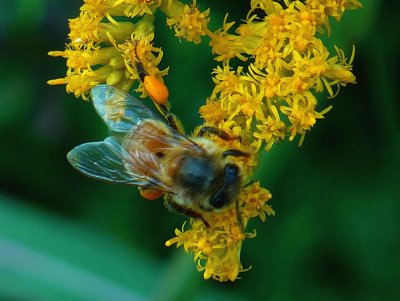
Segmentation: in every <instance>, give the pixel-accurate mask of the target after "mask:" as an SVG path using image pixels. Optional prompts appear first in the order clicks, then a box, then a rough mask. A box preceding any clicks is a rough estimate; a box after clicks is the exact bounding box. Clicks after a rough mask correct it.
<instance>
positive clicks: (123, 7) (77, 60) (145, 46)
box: [48, 0, 168, 99]
mask: <svg viewBox="0 0 400 301" xmlns="http://www.w3.org/2000/svg"><path fill="white" fill-rule="evenodd" d="M129 2H130V1H106V0H103V1H89V0H86V1H85V4H84V5H83V6H82V7H81V13H80V15H79V17H77V18H75V19H71V20H69V26H70V33H69V39H70V43H68V44H67V47H66V48H67V49H66V50H65V51H51V52H49V55H51V56H61V57H64V58H66V59H67V67H68V71H67V75H66V77H64V78H58V79H54V80H50V81H48V83H49V84H51V85H58V84H66V90H67V92H68V93H74V94H75V96H76V97H82V98H84V99H86V98H87V95H88V93H89V91H90V89H91V88H92V87H94V86H96V85H98V84H102V83H107V84H108V85H112V86H115V87H118V88H120V89H122V90H124V91H129V90H130V89H131V88H132V86H133V84H134V83H135V82H138V83H139V85H138V88H137V91H139V92H142V96H143V97H145V96H147V92H146V90H145V89H144V87H143V82H142V81H140V80H139V78H140V76H139V75H138V70H137V68H136V66H137V64H140V65H141V66H144V68H145V70H144V71H143V72H145V73H146V74H150V75H152V76H155V77H157V78H158V79H160V80H162V77H163V76H165V75H166V74H167V72H168V69H164V70H160V69H159V68H158V64H159V63H160V61H161V58H162V50H161V48H158V47H155V46H154V45H153V39H154V16H153V15H152V14H150V13H149V14H147V13H145V12H144V11H147V10H148V9H149V8H148V6H147V5H150V2H147V1H138V2H143V3H142V4H143V5H145V7H146V9H144V6H143V5H142V6H141V12H140V13H139V12H134V11H132V8H133V7H136V6H135V5H134V4H130V3H129ZM156 2H157V1H155V2H154V1H152V2H151V3H152V7H153V6H157V5H156ZM96 5H97V6H96ZM132 5H133V6H132ZM149 12H150V11H149ZM114 14H115V15H114ZM137 14H139V15H143V17H142V18H141V19H140V20H139V21H137V22H136V23H133V22H128V21H118V22H117V21H115V20H114V19H113V18H112V17H113V16H120V15H123V16H125V17H126V18H127V20H129V19H128V17H132V16H136V15H137Z"/></svg>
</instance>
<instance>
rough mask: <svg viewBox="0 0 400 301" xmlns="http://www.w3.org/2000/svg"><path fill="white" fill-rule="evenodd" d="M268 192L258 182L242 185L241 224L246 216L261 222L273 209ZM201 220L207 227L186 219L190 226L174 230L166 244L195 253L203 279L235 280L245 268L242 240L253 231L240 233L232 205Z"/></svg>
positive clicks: (251, 235) (244, 221) (253, 233)
mask: <svg viewBox="0 0 400 301" xmlns="http://www.w3.org/2000/svg"><path fill="white" fill-rule="evenodd" d="M270 198H271V194H270V193H269V191H268V190H266V189H264V188H262V187H260V184H259V183H258V182H254V183H252V184H251V185H249V186H247V187H245V188H244V189H243V191H242V192H241V194H240V197H239V211H240V215H241V219H242V223H243V226H244V227H245V226H246V225H247V223H248V221H249V219H250V218H253V217H259V218H260V219H261V220H262V221H265V218H266V216H267V215H274V214H275V212H274V211H273V209H272V208H271V207H270V206H269V205H268V204H267V202H268V201H269V199H270ZM204 219H205V220H206V221H207V222H208V223H209V225H210V226H209V227H207V226H206V225H205V224H204V223H203V222H202V221H201V220H193V219H191V220H190V228H189V229H187V230H185V225H184V226H183V227H182V230H178V229H176V230H175V234H176V237H174V238H172V239H170V240H168V241H167V242H166V245H167V246H171V245H173V244H176V245H177V247H179V246H183V248H184V249H185V251H186V252H192V253H193V254H195V261H196V263H197V269H198V270H199V271H204V274H203V276H204V278H205V279H208V278H211V277H212V278H214V279H215V280H218V281H227V280H231V281H233V280H235V279H236V278H237V277H238V274H239V273H240V272H243V271H246V270H247V269H248V268H244V267H243V265H242V264H241V262H240V250H241V247H242V242H243V241H244V240H245V239H246V238H253V237H254V236H255V232H251V233H244V232H243V231H242V229H241V226H240V225H238V221H237V213H236V209H235V208H229V209H228V210H225V211H223V212H219V213H207V214H205V215H204Z"/></svg>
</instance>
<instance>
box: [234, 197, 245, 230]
mask: <svg viewBox="0 0 400 301" xmlns="http://www.w3.org/2000/svg"><path fill="white" fill-rule="evenodd" d="M235 205H236V220H237V223H238V226H239V228H240V230H242V232H244V224H243V217H242V214H241V213H240V210H239V207H240V206H239V200H236V204H235Z"/></svg>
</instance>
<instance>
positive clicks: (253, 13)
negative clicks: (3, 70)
mask: <svg viewBox="0 0 400 301" xmlns="http://www.w3.org/2000/svg"><path fill="white" fill-rule="evenodd" d="M281 2H282V1H281ZM283 2H284V5H283V4H282V5H281V4H278V3H277V2H275V1H272V0H251V1H250V4H251V10H250V11H249V14H248V17H247V19H246V21H245V23H243V24H240V25H238V26H236V30H235V33H229V32H228V31H230V30H231V28H233V27H234V26H235V24H234V22H231V23H229V22H227V20H226V19H225V21H224V23H223V26H222V28H220V29H218V30H216V31H214V32H213V31H211V30H210V29H209V28H208V27H207V26H208V22H209V14H210V10H206V11H204V12H200V10H199V9H198V8H197V5H196V2H195V0H194V2H193V3H192V4H191V5H188V4H184V3H181V2H180V1H177V0H84V4H83V5H82V7H81V12H80V15H79V17H77V18H75V19H71V20H69V27H70V34H69V40H70V42H69V43H68V44H67V46H66V49H65V50H64V51H52V52H50V53H49V54H50V55H52V56H61V57H64V58H66V59H67V67H68V70H67V75H66V77H64V78H59V79H55V80H50V81H49V84H66V90H67V92H72V93H74V94H75V96H77V97H82V98H84V99H86V97H87V95H88V92H89V91H90V89H91V88H92V87H94V86H96V85H98V84H101V83H107V84H108V85H112V86H115V87H118V88H120V89H122V90H125V91H129V90H130V89H131V88H132V87H133V85H134V84H135V82H136V83H137V84H138V87H137V88H136V92H140V93H142V95H141V96H142V97H145V96H147V95H150V97H151V98H152V99H153V100H154V101H155V102H157V103H159V104H160V103H161V102H158V101H157V97H154V96H153V95H152V93H154V95H155V94H157V93H155V92H154V91H153V92H150V91H149V90H146V89H147V88H146V87H147V86H146V83H145V78H144V76H143V74H145V75H151V76H152V79H153V78H156V79H158V80H159V81H160V82H162V77H163V76H165V75H166V74H167V72H168V68H167V69H164V70H160V69H159V68H158V65H159V64H160V62H161V59H162V56H163V52H162V50H161V48H158V47H155V46H154V44H153V39H154V19H155V15H154V13H155V12H156V10H159V11H161V12H162V13H163V14H164V15H165V16H166V17H167V21H166V22H167V25H168V26H170V27H173V28H174V30H175V35H176V37H177V38H180V39H186V40H188V41H189V42H193V43H195V44H198V43H201V42H202V37H204V36H207V37H208V38H209V39H210V46H211V48H212V51H213V53H214V54H215V59H216V60H217V61H219V62H221V66H217V67H216V68H215V69H214V72H213V81H214V84H215V86H214V90H213V92H212V94H211V96H210V97H209V98H208V100H207V103H206V104H205V105H204V106H202V107H201V108H200V114H201V116H202V118H203V119H204V125H210V126H214V127H218V128H220V129H221V130H223V131H224V132H226V133H228V134H229V136H230V137H234V138H235V139H229V140H223V139H220V138H219V137H216V136H215V137H214V135H210V136H208V138H209V139H213V140H214V141H215V142H216V143H219V144H221V146H223V147H226V148H235V149H241V150H243V151H245V152H248V153H251V154H252V155H251V156H250V157H249V158H243V159H240V160H242V162H240V164H241V165H242V166H243V169H244V173H245V174H244V178H245V179H244V181H245V183H247V182H246V181H248V180H249V179H250V176H251V174H252V171H253V170H254V168H255V167H256V166H257V161H256V159H257V158H256V154H257V152H258V151H259V150H260V149H262V147H264V148H265V149H267V150H269V149H270V148H271V147H272V145H273V144H274V143H275V142H277V141H280V140H283V139H285V138H286V137H289V140H293V139H294V138H295V136H297V135H300V136H301V139H300V143H301V142H302V141H303V139H304V135H305V133H306V132H307V131H309V130H310V129H311V127H312V126H313V125H314V124H315V122H316V120H317V119H320V118H323V117H324V114H325V113H326V112H327V111H328V110H329V109H330V106H328V107H327V108H325V109H322V110H317V98H316V94H318V93H322V92H324V91H326V92H327V93H328V94H329V96H330V97H334V96H335V95H336V94H337V93H338V91H339V87H340V86H344V85H346V84H348V83H355V76H354V75H353V73H352V72H351V69H352V67H351V63H352V60H353V57H354V50H353V53H352V55H351V57H350V59H349V60H348V61H346V58H345V55H344V53H343V51H342V50H340V49H339V48H336V53H337V54H336V55H334V56H331V54H330V53H329V51H328V49H327V48H326V47H325V46H324V44H323V43H322V41H321V40H320V38H319V37H318V36H317V34H318V33H320V34H322V33H324V32H325V31H327V32H328V33H329V31H330V25H329V17H334V18H336V19H337V20H339V19H340V17H341V16H342V14H343V13H344V11H345V10H348V9H354V8H358V7H360V6H361V4H360V3H359V2H358V1H357V0H324V1H322V0H306V1H289V0H284V1H283ZM260 12H262V16H259V14H260ZM233 60H235V62H233V64H232V61H233ZM238 62H239V63H238ZM232 65H235V66H238V67H232ZM153 86H155V87H161V86H160V85H159V84H157V85H153ZM161 94H163V95H168V91H165V92H163V93H161ZM162 101H166V100H164V97H163V100H162ZM166 107H168V105H166ZM195 133H196V131H195ZM238 160H239V159H238ZM270 198H271V194H270V193H269V192H268V191H267V190H266V189H264V188H262V187H260V184H259V182H250V184H247V186H245V187H244V188H243V189H242V191H241V192H240V195H239V196H238V202H237V204H236V206H235V205H233V206H232V207H229V208H227V209H226V210H224V211H222V212H218V213H215V212H205V213H202V215H203V218H204V220H200V219H190V221H189V223H188V224H184V226H183V227H182V229H181V230H179V229H176V231H175V234H176V236H175V237H174V238H172V239H170V240H168V241H167V242H166V245H167V246H171V245H174V244H176V246H177V247H179V246H183V248H184V250H185V251H186V252H191V253H193V254H194V259H195V262H196V263H197V269H198V270H199V271H203V275H204V278H205V279H209V278H213V279H215V280H218V281H228V280H230V281H233V280H235V279H237V278H238V275H239V273H240V272H243V271H246V270H247V269H246V268H244V267H243V265H242V263H241V261H240V253H241V247H242V243H243V241H244V240H245V239H246V238H252V237H254V236H255V235H256V232H255V230H253V231H252V232H246V226H247V224H248V221H249V220H250V219H251V218H254V217H259V218H260V219H261V220H262V221H265V219H266V216H269V215H274V211H273V209H272V208H271V207H270V206H269V205H268V204H267V202H268V201H269V199H270ZM204 221H205V222H204ZM206 224H208V225H206Z"/></svg>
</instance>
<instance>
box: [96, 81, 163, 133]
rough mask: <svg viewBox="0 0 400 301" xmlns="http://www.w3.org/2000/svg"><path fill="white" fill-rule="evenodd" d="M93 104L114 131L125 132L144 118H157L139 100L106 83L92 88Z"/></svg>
mask: <svg viewBox="0 0 400 301" xmlns="http://www.w3.org/2000/svg"><path fill="white" fill-rule="evenodd" d="M90 93H91V96H92V101H93V105H94V107H95V109H96V111H97V113H98V114H99V115H100V117H101V118H102V119H103V120H104V122H105V123H106V125H107V126H108V128H109V129H110V130H111V131H112V132H114V133H127V132H129V131H131V130H132V129H133V128H134V127H135V126H137V125H138V124H140V123H141V121H143V120H146V119H159V117H158V116H157V115H156V114H155V113H153V112H152V111H151V110H150V109H149V108H147V107H146V106H145V105H144V104H143V103H142V102H141V101H139V100H137V99H135V98H134V97H133V96H131V95H129V94H127V93H125V92H124V91H121V90H119V89H117V88H114V87H112V86H108V85H98V86H95V87H94V88H92V90H91V92H90Z"/></svg>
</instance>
